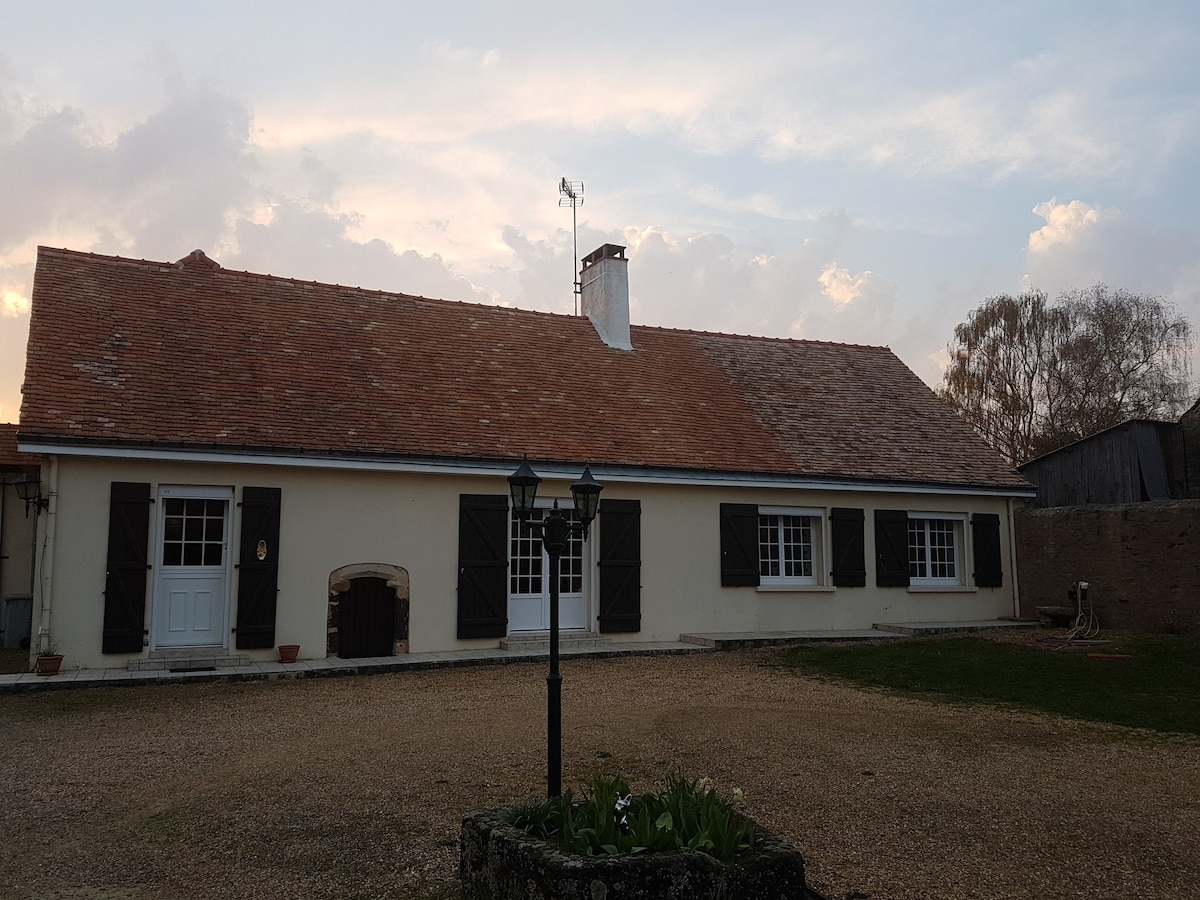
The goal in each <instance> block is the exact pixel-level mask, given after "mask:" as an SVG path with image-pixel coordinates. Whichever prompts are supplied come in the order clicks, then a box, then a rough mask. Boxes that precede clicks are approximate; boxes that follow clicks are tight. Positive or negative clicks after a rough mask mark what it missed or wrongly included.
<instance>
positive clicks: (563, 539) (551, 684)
mask: <svg viewBox="0 0 1200 900" xmlns="http://www.w3.org/2000/svg"><path fill="white" fill-rule="evenodd" d="M541 481H542V479H540V478H539V477H538V476H537V475H536V474H535V473H534V471H533V469H531V468H530V467H529V460H528V459H525V460H524V461H522V463H521V466H520V468H518V469H517V471H515V472H513V473H512V474H511V475H509V476H508V490H509V494H510V495H511V496H512V504H513V510H514V511H515V512H516V514H517V518H518V519H519V520H520V522H521V524H522V525H523V526H525V527H526V528H537V529H540V530H541V533H542V546H543V547H545V548H546V554H547V555H548V556H549V557H550V571H549V578H550V674H548V675H547V676H546V796H547V797H557V796H558V795H559V794H561V793H562V675H560V674H559V672H558V589H559V585H558V560H559V557H560V556H562V555H563V553H565V552H566V550H567V542H568V541H569V540H570V538H571V536H572V535H580V536H582V537H583V539H584V540H585V541H586V540H587V536H588V526H589V525H591V524H592V520H594V519H595V518H596V512H597V510H598V509H599V508H600V492H601V491H602V490H604V487H603V485H601V484H600V483H599V482H597V481H596V479H594V478H592V470H591V467H590V466H584V467H583V475H582V476H580V478H579V480H578V481H577V482H575V483H574V484H573V485H571V498H572V499H573V500H574V501H575V515H576V516H577V517H578V519H579V521H578V523H576V524H572V523H570V522H568V521H567V520H566V519H565V518H564V517H563V514H562V513H561V512H560V511H559V509H558V501H557V500H555V501H554V508H553V509H551V510H550V514H549V515H548V516H546V518H545V519H543V520H542V521H541V522H530V521H528V519H529V514H530V513H532V512H533V503H534V500H535V499H536V498H537V488H538V485H539V484H541Z"/></svg>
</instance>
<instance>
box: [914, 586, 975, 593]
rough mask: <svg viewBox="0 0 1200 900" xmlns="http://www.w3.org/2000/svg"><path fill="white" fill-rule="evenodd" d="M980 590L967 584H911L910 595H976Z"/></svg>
mask: <svg viewBox="0 0 1200 900" xmlns="http://www.w3.org/2000/svg"><path fill="white" fill-rule="evenodd" d="M978 590H979V588H977V587H975V586H973V585H966V584H910V585H909V586H908V592H909V593H910V594H974V593H975V592H976V591H978Z"/></svg>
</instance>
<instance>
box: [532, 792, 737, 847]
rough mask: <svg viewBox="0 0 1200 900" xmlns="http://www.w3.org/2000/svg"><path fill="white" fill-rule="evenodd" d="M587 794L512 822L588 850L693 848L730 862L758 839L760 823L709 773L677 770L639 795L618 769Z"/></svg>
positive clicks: (545, 804)
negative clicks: (657, 788) (693, 777)
mask: <svg viewBox="0 0 1200 900" xmlns="http://www.w3.org/2000/svg"><path fill="white" fill-rule="evenodd" d="M740 793H741V792H740V791H735V792H734V796H735V799H736V798H737V797H738V796H740ZM582 794H583V796H582V799H580V800H576V799H575V795H574V793H573V792H572V791H570V790H568V791H567V792H566V793H564V794H563V795H561V796H559V797H551V798H550V799H548V800H544V801H542V802H539V803H531V804H527V805H525V806H520V807H516V808H515V809H514V810H513V812H512V820H511V821H512V824H513V825H515V826H516V827H518V828H521V829H522V830H524V831H526V832H528V833H529V834H531V835H533V836H534V837H537V838H540V839H542V840H546V841H550V842H552V843H555V844H557V845H558V846H560V847H561V848H562V849H563V850H565V851H567V852H568V853H576V854H580V855H583V856H601V855H609V856H616V855H618V854H622V853H664V852H678V851H692V852H697V853H707V854H708V855H709V856H712V857H714V858H716V859H718V860H721V861H722V862H728V861H729V860H731V859H733V858H734V856H736V855H737V854H738V853H741V852H743V851H745V850H749V849H750V848H751V847H753V846H755V845H756V844H757V843H758V841H759V836H758V834H757V831H756V829H755V826H754V823H753V822H751V821H750V820H749V819H747V818H745V817H744V816H742V815H741V814H740V813H738V812H737V810H736V809H734V807H733V804H732V803H731V802H730V801H728V800H726V799H725V798H723V797H721V796H720V795H718V794H717V792H716V791H715V790H714V789H713V787H712V785H711V783H710V782H709V781H708V780H707V779H700V780H699V781H688V780H687V779H685V778H681V777H678V776H673V777H672V778H670V779H668V781H667V786H666V789H665V790H663V791H661V792H657V793H653V792H652V793H646V794H637V795H634V794H633V793H632V792H631V791H630V790H629V785H628V784H626V782H625V781H624V779H622V778H620V777H619V776H615V775H614V776H603V775H597V776H595V777H593V778H592V780H591V782H590V784H588V785H587V786H585V787H584V788H583V790H582Z"/></svg>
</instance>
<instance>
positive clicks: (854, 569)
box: [829, 507, 867, 587]
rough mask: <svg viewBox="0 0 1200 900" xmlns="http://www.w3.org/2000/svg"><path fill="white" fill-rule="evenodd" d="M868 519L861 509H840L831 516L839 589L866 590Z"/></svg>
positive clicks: (833, 576)
mask: <svg viewBox="0 0 1200 900" xmlns="http://www.w3.org/2000/svg"><path fill="white" fill-rule="evenodd" d="M865 519H866V516H865V515H864V514H863V511H862V510H861V509H838V508H836V507H835V508H834V509H832V510H830V512H829V525H830V531H831V532H832V536H831V537H832V541H833V571H832V572H831V573H830V575H831V576H832V579H833V583H834V584H835V585H837V586H838V587H865V586H866V583H867V557H866V550H865V548H864V546H863V528H864V525H863V523H864V521H865Z"/></svg>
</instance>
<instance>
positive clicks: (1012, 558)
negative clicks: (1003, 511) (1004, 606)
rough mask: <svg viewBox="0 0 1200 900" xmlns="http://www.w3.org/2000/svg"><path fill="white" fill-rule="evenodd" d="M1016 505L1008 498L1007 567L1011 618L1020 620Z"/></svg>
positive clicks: (1012, 498) (1013, 499) (1014, 501)
mask: <svg viewBox="0 0 1200 900" xmlns="http://www.w3.org/2000/svg"><path fill="white" fill-rule="evenodd" d="M1016 504H1017V499H1016V498H1015V497H1009V498H1008V556H1009V563H1008V564H1009V567H1010V568H1011V569H1012V593H1013V618H1014V619H1019V618H1021V580H1020V579H1019V578H1018V577H1017V528H1016V515H1015V513H1014V509H1015V507H1016Z"/></svg>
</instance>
